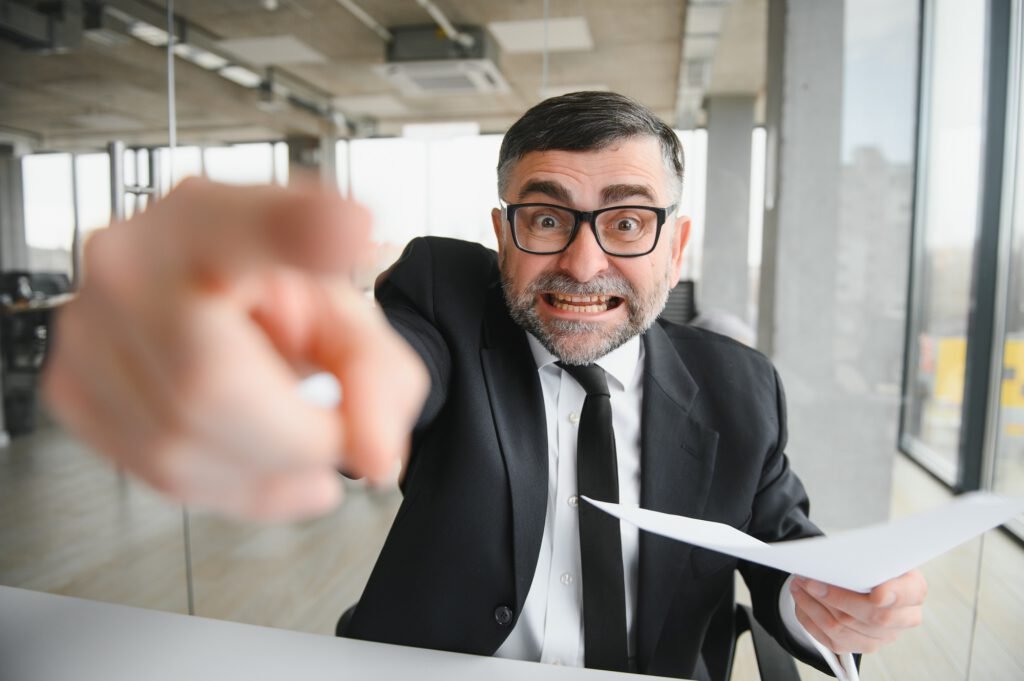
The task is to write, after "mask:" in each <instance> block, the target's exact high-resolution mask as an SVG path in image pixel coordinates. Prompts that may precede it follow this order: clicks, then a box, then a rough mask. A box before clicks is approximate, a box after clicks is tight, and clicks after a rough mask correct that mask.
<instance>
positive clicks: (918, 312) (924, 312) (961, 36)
mask: <svg viewBox="0 0 1024 681" xmlns="http://www.w3.org/2000/svg"><path fill="white" fill-rule="evenodd" d="M927 8H928V9H927V10H926V12H925V21H926V29H925V43H924V51H923V55H922V64H923V70H922V84H921V88H922V102H921V109H920V111H921V122H920V125H921V132H920V149H921V155H920V161H919V166H918V185H917V186H918V189H917V197H916V211H915V234H916V237H915V239H916V243H915V249H914V263H913V278H914V282H913V285H912V294H911V295H912V303H911V314H912V318H911V325H910V333H909V335H908V342H907V365H906V379H905V384H904V412H903V424H902V432H901V440H900V442H901V446H902V448H903V449H904V450H905V451H907V452H908V453H909V454H910V455H911V456H913V457H914V458H916V459H917V460H919V461H920V462H921V463H922V464H923V465H925V466H926V467H927V468H928V469H929V470H930V471H932V473H934V474H935V475H937V476H938V477H939V478H941V479H942V480H944V481H945V482H947V483H948V484H954V483H955V482H956V481H957V475H958V472H959V460H958V456H959V453H958V442H959V436H960V417H961V408H962V405H963V390H964V368H965V361H966V348H967V338H966V332H967V320H968V311H969V306H970V294H971V290H970V289H971V265H972V262H973V257H974V242H975V237H976V235H977V233H978V209H979V204H978V197H979V193H978V189H979V184H978V182H979V177H980V172H981V169H980V160H981V156H980V154H981V142H982V132H983V125H982V124H983V121H982V113H983V112H982V105H983V101H982V96H983V89H982V84H983V82H984V75H985V70H984V41H985V11H986V9H985V4H984V3H961V2H955V1H952V0H950V1H947V0H939V1H937V2H932V3H928V4H927Z"/></svg>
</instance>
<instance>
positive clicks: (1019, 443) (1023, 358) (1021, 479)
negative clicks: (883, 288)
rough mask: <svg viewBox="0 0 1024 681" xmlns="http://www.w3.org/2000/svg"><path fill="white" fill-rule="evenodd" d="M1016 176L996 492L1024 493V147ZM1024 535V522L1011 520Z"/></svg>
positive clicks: (1022, 128) (1020, 128)
mask: <svg viewBox="0 0 1024 681" xmlns="http://www.w3.org/2000/svg"><path fill="white" fill-rule="evenodd" d="M1018 96H1019V98H1020V101H1019V103H1018V110H1017V113H1018V118H1017V121H1016V126H1017V135H1018V139H1020V137H1021V136H1022V135H1024V111H1022V110H1021V109H1022V108H1024V92H1019V93H1018ZM1015 175H1016V178H1015V183H1014V184H1015V187H1014V189H1013V193H1012V195H1011V196H1006V197H1004V201H1012V202H1013V203H1012V205H1013V210H1012V219H1011V223H1010V224H1011V227H1010V229H1011V231H1012V237H1011V240H1010V244H1011V252H1010V265H1009V268H1008V275H1009V282H1008V287H1007V297H1006V308H1005V312H1004V314H1005V327H1004V328H1005V336H1004V338H1003V375H1002V385H1001V386H1000V389H999V404H998V409H999V412H998V416H997V424H998V428H997V430H996V434H995V465H994V467H993V474H994V475H993V485H994V487H995V489H996V491H999V492H1003V493H1005V494H1013V495H1017V496H1024V148H1022V147H1021V146H1020V144H1018V146H1017V149H1016V173H1015ZM1009 527H1010V529H1012V530H1013V531H1014V532H1015V533H1017V534H1018V535H1019V536H1021V537H1024V522H1021V521H1015V522H1011V523H1009Z"/></svg>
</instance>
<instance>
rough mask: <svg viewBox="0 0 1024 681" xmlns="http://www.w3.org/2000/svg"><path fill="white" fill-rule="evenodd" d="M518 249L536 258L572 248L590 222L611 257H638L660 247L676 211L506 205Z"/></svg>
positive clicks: (595, 235)
mask: <svg viewBox="0 0 1024 681" xmlns="http://www.w3.org/2000/svg"><path fill="white" fill-rule="evenodd" d="M501 203H502V204H503V205H504V206H505V215H506V216H507V218H508V224H509V225H510V226H511V228H512V241H513V242H514V243H515V245H516V247H517V248H518V249H519V250H521V251H525V252H527V253H533V254H535V255H552V254H555V253H561V252H562V251H564V250H565V249H567V248H569V244H571V243H572V242H573V239H575V238H576V235H577V234H578V233H579V230H580V225H581V224H582V223H584V222H588V223H590V228H591V229H592V230H593V232H594V238H595V239H597V244H598V246H600V247H601V250H602V251H604V252H605V253H607V254H608V255H613V256H616V257H619V258H636V257H639V256H641V255H647V254H648V253H650V252H651V251H653V250H654V247H655V246H657V245H658V237H659V236H660V235H661V227H662V225H664V224H665V217H666V216H667V215H670V214H671V213H672V212H673V211H675V209H676V206H675V204H672V205H671V206H668V207H667V208H654V207H652V206H610V207H608V208H601V209H600V210H592V211H584V210H573V209H572V208H566V207H565V206H556V205H554V204H551V203H509V204H505V203H504V202H501Z"/></svg>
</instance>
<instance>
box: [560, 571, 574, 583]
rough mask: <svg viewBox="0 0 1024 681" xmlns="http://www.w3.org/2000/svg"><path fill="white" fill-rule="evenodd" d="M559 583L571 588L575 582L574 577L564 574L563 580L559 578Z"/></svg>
mask: <svg viewBox="0 0 1024 681" xmlns="http://www.w3.org/2000/svg"><path fill="white" fill-rule="evenodd" d="M559 581H560V582H562V584H564V585H566V586H569V585H570V584H572V582H573V579H572V575H570V574H569V573H568V572H563V573H562V576H561V578H559Z"/></svg>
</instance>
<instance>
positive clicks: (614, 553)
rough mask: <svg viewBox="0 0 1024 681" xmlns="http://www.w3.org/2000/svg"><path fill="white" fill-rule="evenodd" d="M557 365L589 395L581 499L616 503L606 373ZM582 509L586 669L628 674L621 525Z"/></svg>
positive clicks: (582, 435) (580, 459) (580, 454)
mask: <svg viewBox="0 0 1024 681" xmlns="http://www.w3.org/2000/svg"><path fill="white" fill-rule="evenodd" d="M558 365H559V366H560V367H562V369H564V370H565V371H567V372H569V375H571V376H572V377H573V378H575V379H576V381H577V382H578V383H579V384H580V385H581V386H583V389H584V390H586V391H587V399H586V400H584V402H583V414H582V415H581V417H580V424H579V437H578V439H577V443H576V486H577V489H578V493H579V494H580V495H586V496H588V497H590V498H591V499H597V500H598V501H611V502H614V503H618V501H619V471H618V465H617V463H616V458H615V435H614V432H613V431H612V405H611V397H610V395H609V393H608V380H607V378H605V373H604V369H602V368H601V367H599V366H597V365H596V364H588V365H586V366H569V365H567V364H563V363H561V362H559V363H558ZM578 508H579V516H580V558H581V560H582V571H583V575H582V577H583V645H584V647H583V654H584V663H585V664H586V666H587V667H588V668H590V669H607V670H611V671H622V672H624V671H629V653H628V650H627V648H626V591H625V585H624V579H623V576H622V537H621V535H620V534H619V521H618V519H617V518H614V517H612V516H610V515H608V514H607V513H604V512H603V511H600V510H598V509H597V508H596V507H595V506H592V505H591V504H588V503H585V502H582V501H581V502H580V504H579V506H578Z"/></svg>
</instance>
